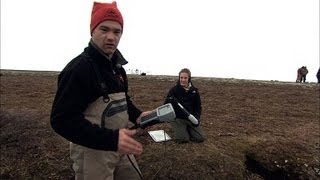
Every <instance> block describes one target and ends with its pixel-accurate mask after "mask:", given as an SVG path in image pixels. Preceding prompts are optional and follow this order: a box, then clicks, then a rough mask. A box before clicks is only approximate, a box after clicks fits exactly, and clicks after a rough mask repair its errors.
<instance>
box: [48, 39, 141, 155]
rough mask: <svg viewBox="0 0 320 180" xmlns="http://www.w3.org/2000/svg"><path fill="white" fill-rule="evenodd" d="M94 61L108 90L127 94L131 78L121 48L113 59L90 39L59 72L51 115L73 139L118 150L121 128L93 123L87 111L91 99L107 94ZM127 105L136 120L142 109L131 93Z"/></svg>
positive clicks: (56, 126) (54, 123) (58, 127)
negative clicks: (85, 46)
mask: <svg viewBox="0 0 320 180" xmlns="http://www.w3.org/2000/svg"><path fill="white" fill-rule="evenodd" d="M93 63H96V66H95V67H96V68H98V69H99V71H100V75H101V78H102V81H104V83H105V84H106V89H107V91H108V92H110V93H114V92H125V93H126V95H127V91H128V79H127V75H126V72H125V70H124V68H123V67H122V65H124V64H126V63H127V61H126V60H125V59H124V58H123V56H122V55H121V53H120V52H119V51H118V50H117V51H116V52H115V53H114V55H113V57H112V59H111V60H109V59H107V58H106V57H105V56H104V55H103V54H101V53H100V52H99V51H98V50H97V49H96V48H95V47H94V46H93V45H92V44H91V43H89V45H88V47H87V48H85V49H84V51H83V52H82V53H81V54H80V55H79V56H77V57H76V58H74V59H73V60H71V61H70V62H69V63H68V65H67V66H66V67H65V68H64V69H63V70H62V71H61V73H60V74H59V77H58V89H57V92H56V96H55V99H54V102H53V106H52V111H51V117H50V122H51V126H52V128H53V129H54V130H55V131H56V132H57V133H58V134H60V135H61V136H63V137H64V138H66V139H67V140H69V141H71V142H73V143H76V144H79V145H83V146H86V147H89V148H93V149H98V150H112V151H116V150H117V147H118V138H119V130H111V129H106V128H103V127H100V126H98V125H95V124H92V123H91V122H90V121H88V120H86V119H85V117H84V114H83V112H84V111H85V110H86V108H87V106H88V105H89V104H90V103H92V102H94V101H95V100H96V99H97V98H99V97H101V96H102V95H103V91H102V89H101V87H100V82H98V78H97V74H96V71H95V68H94V66H93V65H94V64H93ZM120 65H121V66H120ZM127 106H128V114H129V120H130V121H132V122H134V123H135V120H136V119H137V118H138V117H139V115H140V114H141V111H140V110H139V109H138V108H136V107H135V105H134V104H133V103H132V101H131V100H130V97H129V96H128V95H127Z"/></svg>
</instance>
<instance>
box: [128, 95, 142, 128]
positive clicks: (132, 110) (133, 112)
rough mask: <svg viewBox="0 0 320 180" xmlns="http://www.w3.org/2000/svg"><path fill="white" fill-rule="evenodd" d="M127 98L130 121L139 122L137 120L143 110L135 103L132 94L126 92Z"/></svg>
mask: <svg viewBox="0 0 320 180" xmlns="http://www.w3.org/2000/svg"><path fill="white" fill-rule="evenodd" d="M126 99H127V106H128V115H129V121H131V122H132V123H134V124H137V122H136V120H137V118H138V117H139V116H140V114H141V113H142V112H141V110H139V109H138V108H137V107H136V106H135V105H134V104H133V102H132V101H131V99H130V96H129V95H127V94H126Z"/></svg>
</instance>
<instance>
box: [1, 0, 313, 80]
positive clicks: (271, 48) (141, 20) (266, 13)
mask: <svg viewBox="0 0 320 180" xmlns="http://www.w3.org/2000/svg"><path fill="white" fill-rule="evenodd" d="M104 2H111V0H109V1H104ZM117 3H118V7H119V9H120V11H121V12H122V15H123V17H124V34H123V36H122V39H121V41H120V44H119V47H118V48H119V50H120V51H121V52H122V54H123V55H124V57H125V58H126V59H127V60H128V61H129V64H128V65H126V66H124V67H125V69H126V70H127V71H129V72H130V70H135V69H139V70H140V71H143V72H147V74H157V75H159V74H160V75H177V74H178V72H179V70H180V69H181V68H184V67H187V68H189V69H190V70H191V72H192V75H193V76H206V77H220V78H237V79H256V80H279V81H292V82H293V81H295V79H296V72H297V69H298V68H299V67H301V66H307V68H308V69H309V74H308V75H307V81H309V82H310V81H311V82H316V76H315V75H316V73H317V71H318V68H319V0H194V1H191V0H118V1H117ZM92 4H93V0H51V1H50V0H1V69H19V70H54V71H60V70H62V68H63V67H64V66H65V65H66V64H67V63H68V62H69V61H70V60H71V59H72V58H74V57H75V56H77V55H78V54H79V53H81V52H82V51H83V49H84V47H85V46H87V44H88V42H89V40H90V32H89V25H90V14H91V9H92Z"/></svg>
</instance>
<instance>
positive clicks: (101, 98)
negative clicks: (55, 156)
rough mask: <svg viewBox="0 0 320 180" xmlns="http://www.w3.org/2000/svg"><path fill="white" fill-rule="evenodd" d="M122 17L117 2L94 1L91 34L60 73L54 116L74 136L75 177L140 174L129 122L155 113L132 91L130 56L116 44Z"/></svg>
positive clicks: (70, 138) (57, 125) (134, 176)
mask: <svg viewBox="0 0 320 180" xmlns="http://www.w3.org/2000/svg"><path fill="white" fill-rule="evenodd" d="M122 32H123V18H122V15H121V13H120V11H119V10H118V8H117V4H116V2H113V3H98V2H94V4H93V8H92V14H91V24H90V33H91V40H90V42H89V45H88V47H86V48H85V49H84V51H83V52H82V53H81V54H80V55H78V56H77V57H75V58H74V59H73V60H71V61H70V62H69V63H68V64H67V66H66V67H65V68H64V69H63V70H62V71H61V73H60V74H59V77H58V88H57V92H56V96H55V99H54V102H53V106H52V111H51V117H50V122H51V126H52V128H53V129H54V130H55V131H56V132H57V133H58V134H60V135H61V136H62V137H64V138H66V139H67V140H68V141H70V157H71V159H72V160H73V166H72V167H73V169H74V171H75V179H87V180H93V179H94V180H97V179H130V180H132V179H141V178H142V176H141V172H140V170H139V168H138V165H137V162H136V160H135V157H134V155H140V154H141V153H142V145H141V144H140V143H139V142H138V141H136V140H135V139H134V137H133V136H134V135H135V134H136V130H129V129H128V128H129V127H131V126H133V125H134V124H138V123H139V122H140V121H141V117H142V116H144V115H147V114H149V113H150V111H146V112H142V111H141V110H139V109H138V108H137V107H136V106H135V105H134V104H133V102H132V101H131V100H130V97H129V96H128V94H127V92H128V79H127V75H126V72H125V69H124V68H123V67H122V66H123V65H125V64H127V61H126V60H125V58H124V57H123V56H122V55H121V53H120V51H119V50H118V49H117V47H118V43H119V41H120V38H121V35H122Z"/></svg>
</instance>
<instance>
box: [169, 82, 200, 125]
mask: <svg viewBox="0 0 320 180" xmlns="http://www.w3.org/2000/svg"><path fill="white" fill-rule="evenodd" d="M191 85H192V83H191ZM175 101H178V102H179V103H180V104H181V105H182V106H183V107H184V108H185V109H186V110H187V111H188V112H189V113H190V114H192V115H193V116H194V117H195V118H197V119H198V120H199V122H200V116H201V111H202V107H201V99H200V94H199V92H198V89H197V88H196V87H194V86H193V85H192V86H191V87H190V88H189V90H185V89H184V88H183V87H182V86H181V85H180V83H179V82H178V83H177V84H176V85H175V86H174V87H172V88H171V89H170V90H169V92H168V94H167V97H166V99H165V102H164V103H171V104H172V106H173V108H174V111H175V113H176V118H180V119H188V117H187V115H186V114H185V113H184V112H183V111H182V110H181V108H180V107H179V106H178V104H177V103H176V102H175Z"/></svg>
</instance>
